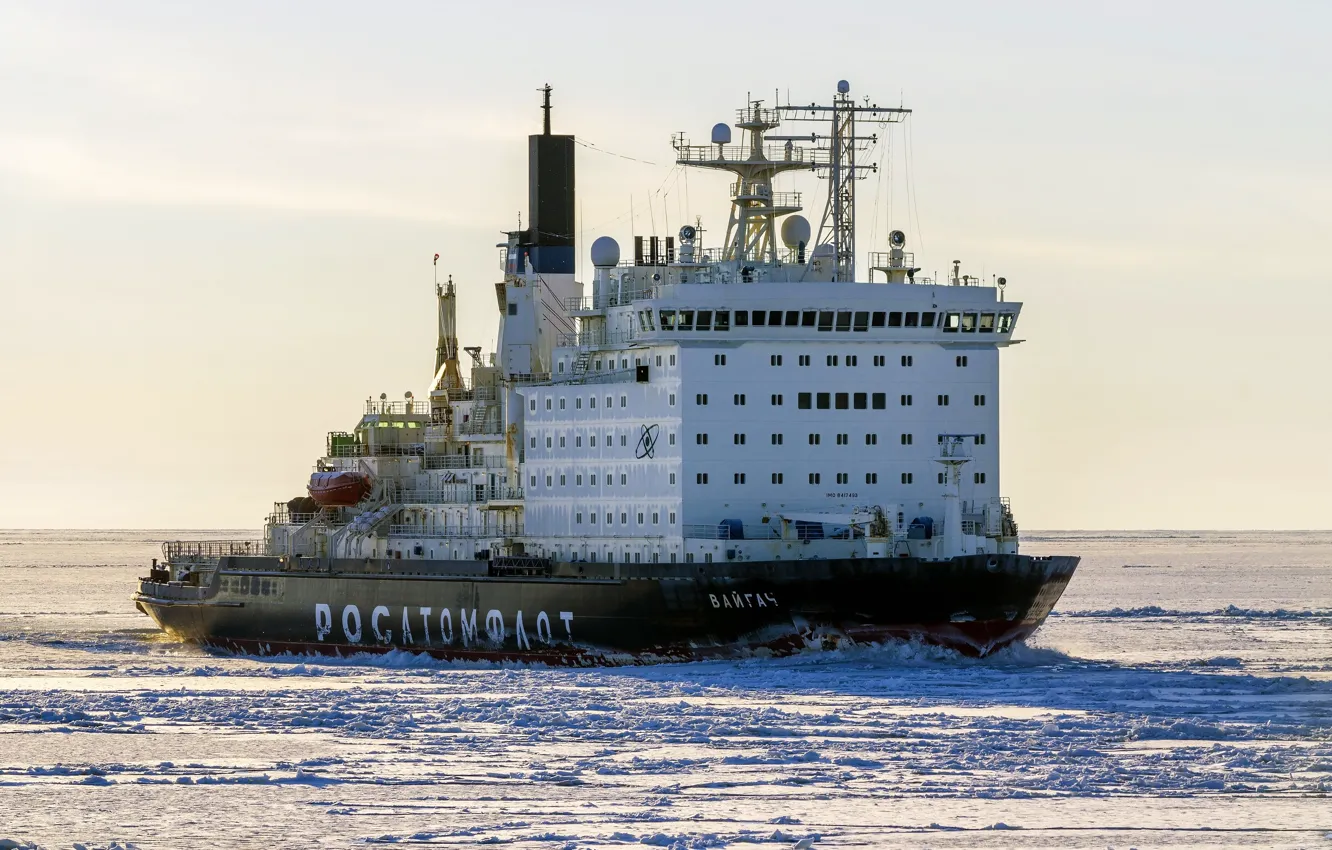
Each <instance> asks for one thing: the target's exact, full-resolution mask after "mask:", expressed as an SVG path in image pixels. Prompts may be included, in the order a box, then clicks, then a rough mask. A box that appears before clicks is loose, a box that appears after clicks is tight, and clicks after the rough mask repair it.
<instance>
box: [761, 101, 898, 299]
mask: <svg viewBox="0 0 1332 850" xmlns="http://www.w3.org/2000/svg"><path fill="white" fill-rule="evenodd" d="M866 100H867V101H868V98H866ZM777 111H778V112H779V113H780V114H781V117H783V118H784V119H786V120H788V121H818V122H826V121H830V124H831V126H830V128H829V134H828V135H826V136H825V135H820V134H818V133H815V134H813V135H812V136H809V137H803V138H810V139H812V140H814V141H817V142H822V143H823V144H824V145H826V149H827V151H828V157H827V160H826V161H816V162H813V163H811V167H813V168H815V169H827V172H828V203H827V205H826V206H825V207H824V210H823V218H822V220H821V221H820V222H819V231H818V236H817V237H816V238H815V240H814V244H816V245H819V246H822V245H825V244H826V245H830V246H831V247H832V252H833V260H834V266H835V268H836V271H835V272H834V275H833V280H846V281H853V280H855V279H856V181H857V180H863V179H865V178H866V177H868V176H869V175H870V174H873V173H874V172H876V171H877V170H878V167H879V166H878V163H874V162H870V163H866V164H864V165H857V163H856V154H857V152H862V151H866V150H868V148H869V147H870V145H872V144H873V143H875V142H876V141H878V136H877V135H874V134H871V135H868V136H858V135H856V116H858V115H861V116H866V117H868V118H870V120H872V121H877V122H881V123H891V124H896V123H900V122H901V121H904V120H905V119H906V116H908V115H910V114H911V110H910V109H903V108H900V107H897V108H894V107H884V106H879V105H878V104H870V103H865V104H864V105H861V106H857V105H856V102H855V100H854V99H853V98H852V97H851V84H850V83H848V82H847V81H846V80H840V81H838V83H837V95H836V96H835V97H834V98H833V102H832V105H831V106H819V105H818V104H813V103H811V104H809V105H808V106H793V105H787V106H782V107H779V108H778V110H777ZM792 138H801V137H792Z"/></svg>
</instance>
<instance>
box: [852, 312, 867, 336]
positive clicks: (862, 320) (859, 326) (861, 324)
mask: <svg viewBox="0 0 1332 850" xmlns="http://www.w3.org/2000/svg"><path fill="white" fill-rule="evenodd" d="M852 329H853V330H855V331H858V332H862V333H863V332H866V331H868V330H869V311H868V310H857V311H856V317H855V325H854V326H853V328H852Z"/></svg>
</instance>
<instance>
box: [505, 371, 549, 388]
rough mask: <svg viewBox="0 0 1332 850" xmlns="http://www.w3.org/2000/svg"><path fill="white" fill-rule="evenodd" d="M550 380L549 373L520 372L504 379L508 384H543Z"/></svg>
mask: <svg viewBox="0 0 1332 850" xmlns="http://www.w3.org/2000/svg"><path fill="white" fill-rule="evenodd" d="M549 380H550V373H549V372H521V373H518V374H514V375H510V376H508V377H507V378H504V381H505V383H508V384H520V385H521V384H544V383H546V382H548V381H549Z"/></svg>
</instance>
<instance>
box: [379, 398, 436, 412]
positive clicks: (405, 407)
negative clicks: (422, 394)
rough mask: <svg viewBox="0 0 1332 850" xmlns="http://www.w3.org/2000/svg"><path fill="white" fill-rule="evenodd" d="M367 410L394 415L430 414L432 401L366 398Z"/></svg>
mask: <svg viewBox="0 0 1332 850" xmlns="http://www.w3.org/2000/svg"><path fill="white" fill-rule="evenodd" d="M365 412H366V414H367V415H369V414H376V413H377V414H389V415H392V416H429V415H430V402H429V401H426V400H425V399H422V400H421V401H416V400H415V399H413V400H412V401H380V400H377V399H372V398H371V399H366V401H365Z"/></svg>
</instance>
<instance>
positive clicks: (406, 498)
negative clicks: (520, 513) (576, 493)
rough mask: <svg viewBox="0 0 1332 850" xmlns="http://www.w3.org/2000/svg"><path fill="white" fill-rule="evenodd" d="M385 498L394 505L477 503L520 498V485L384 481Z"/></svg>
mask: <svg viewBox="0 0 1332 850" xmlns="http://www.w3.org/2000/svg"><path fill="white" fill-rule="evenodd" d="M383 495H384V499H385V500H386V501H387V502H388V503H389V504H394V505H439V504H476V503H479V502H491V501H515V500H521V499H522V498H523V488H522V487H510V486H507V485H503V484H496V485H494V486H491V485H489V484H471V483H467V482H461V483H458V484H445V485H443V486H441V487H410V488H409V487H404V486H402V485H401V484H398V483H393V482H390V483H386V484H385V485H384V491H383Z"/></svg>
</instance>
